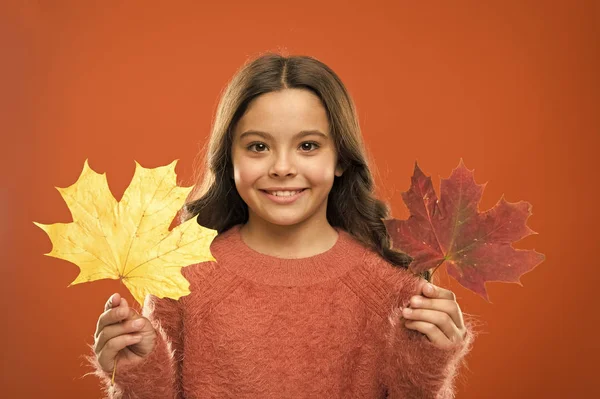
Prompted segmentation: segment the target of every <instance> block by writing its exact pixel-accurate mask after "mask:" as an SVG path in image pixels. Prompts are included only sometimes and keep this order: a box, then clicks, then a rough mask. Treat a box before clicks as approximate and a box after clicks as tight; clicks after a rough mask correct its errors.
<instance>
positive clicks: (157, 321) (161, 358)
mask: <svg viewBox="0 0 600 399" xmlns="http://www.w3.org/2000/svg"><path fill="white" fill-rule="evenodd" d="M182 299H184V298H183V297H182V298H180V300H179V301H176V300H173V299H170V298H158V297H156V296H154V295H147V296H146V299H145V301H144V306H143V309H142V315H143V316H144V317H146V318H148V319H149V320H150V321H151V323H152V325H153V326H154V328H155V330H156V332H157V334H156V342H155V346H154V349H153V350H152V352H150V354H148V355H147V356H146V357H145V358H144V359H143V361H142V362H141V363H138V364H135V365H127V366H124V365H121V364H119V362H118V359H117V370H116V373H115V384H114V386H113V385H112V381H111V380H112V372H105V371H104V370H102V368H101V367H100V364H99V363H98V361H97V359H96V355H95V353H93V346H92V345H89V346H90V348H91V349H92V355H90V356H86V359H87V360H88V363H89V364H91V366H92V367H93V369H94V371H93V372H92V373H91V374H95V375H96V376H97V377H99V378H100V381H101V385H102V388H103V391H104V393H105V395H106V396H105V397H106V398H109V399H129V398H144V399H153V398H156V399H159V398H160V399H167V398H169V399H170V398H174V399H175V398H176V399H179V398H183V394H182V387H181V359H182V352H183V340H182V337H183V329H182V320H183V318H182V311H181V303H180V301H181V300H182Z"/></svg>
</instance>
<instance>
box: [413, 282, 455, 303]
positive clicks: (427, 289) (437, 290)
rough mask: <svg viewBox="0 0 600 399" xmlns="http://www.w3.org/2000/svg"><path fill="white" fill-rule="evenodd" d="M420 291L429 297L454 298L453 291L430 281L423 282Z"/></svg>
mask: <svg viewBox="0 0 600 399" xmlns="http://www.w3.org/2000/svg"><path fill="white" fill-rule="evenodd" d="M420 293H422V294H423V295H424V296H426V297H429V298H439V299H451V300H453V301H455V300H456V295H454V292H452V291H450V290H447V289H445V288H442V287H438V286H437V285H433V284H431V283H427V284H423V285H422V286H421V292H420Z"/></svg>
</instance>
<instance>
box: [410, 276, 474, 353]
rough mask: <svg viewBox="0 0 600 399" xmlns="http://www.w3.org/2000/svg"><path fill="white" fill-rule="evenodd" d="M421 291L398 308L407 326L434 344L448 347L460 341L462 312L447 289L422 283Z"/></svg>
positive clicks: (454, 297)
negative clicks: (405, 305)
mask: <svg viewBox="0 0 600 399" xmlns="http://www.w3.org/2000/svg"><path fill="white" fill-rule="evenodd" d="M420 292H422V293H423V295H415V296H413V297H411V298H410V308H408V307H407V308H404V309H403V310H402V316H404V318H405V319H407V320H406V323H405V324H404V325H405V326H406V327H407V328H410V329H412V330H417V331H420V332H422V333H423V334H425V335H426V336H427V338H429V341H431V342H432V343H433V344H434V345H435V346H437V347H438V348H443V349H446V348H451V347H454V346H456V345H458V344H460V343H462V342H463V341H464V338H465V335H466V333H467V329H466V327H465V324H464V320H463V315H462V312H461V310H460V307H459V306H458V303H456V295H454V293H453V292H452V291H450V290H447V289H444V288H441V287H438V286H435V285H433V284H431V283H426V284H423V285H422V286H421V288H420Z"/></svg>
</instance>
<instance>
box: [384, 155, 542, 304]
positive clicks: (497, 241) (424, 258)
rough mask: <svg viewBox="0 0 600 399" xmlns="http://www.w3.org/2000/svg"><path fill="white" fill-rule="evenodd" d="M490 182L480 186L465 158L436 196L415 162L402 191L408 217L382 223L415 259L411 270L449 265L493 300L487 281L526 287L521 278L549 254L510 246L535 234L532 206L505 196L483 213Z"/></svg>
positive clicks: (464, 282) (462, 281)
mask: <svg viewBox="0 0 600 399" xmlns="http://www.w3.org/2000/svg"><path fill="white" fill-rule="evenodd" d="M486 184H487V183H485V184H476V183H475V179H474V178H473V171H471V170H469V169H467V168H466V167H465V165H464V164H463V161H462V159H461V160H460V163H459V165H458V167H456V168H455V169H454V170H453V171H452V174H451V175H450V177H449V178H448V179H442V180H441V188H440V199H439V200H438V198H437V195H436V193H435V191H434V190H433V185H432V183H431V177H428V176H425V175H424V174H423V172H422V171H421V170H420V169H419V166H418V165H417V163H416V162H415V171H414V174H413V176H412V178H411V185H410V189H409V190H408V191H406V192H403V193H402V199H403V200H404V203H405V204H406V206H407V207H408V210H409V211H410V217H409V218H408V220H398V219H388V220H385V221H384V222H385V224H386V227H387V230H388V232H389V234H390V237H391V239H392V247H393V248H394V249H397V250H400V251H402V252H404V253H406V254H408V255H410V256H411V257H412V258H413V261H412V262H411V264H410V266H409V268H410V269H411V270H412V271H413V272H415V273H421V272H423V271H425V270H430V269H434V272H435V270H437V268H438V267H440V266H441V265H443V264H444V263H445V264H446V265H447V270H448V274H449V275H451V276H452V277H454V278H455V279H456V280H457V281H458V282H459V283H460V284H461V285H462V286H464V287H465V288H468V289H469V290H471V291H473V292H475V293H477V294H479V295H481V296H482V297H483V298H485V300H486V301H488V302H490V301H489V299H488V296H487V292H486V290H485V282H486V281H505V282H515V283H517V284H519V285H522V284H521V282H520V277H521V276H522V275H523V274H525V273H527V272H529V271H531V270H532V269H533V268H534V267H536V266H537V265H539V264H540V263H541V262H542V261H543V260H544V259H545V257H544V255H543V254H541V253H538V252H536V251H534V250H521V249H515V248H513V247H512V245H511V243H512V242H516V241H518V240H520V239H522V238H524V237H527V236H529V235H531V234H537V233H536V232H535V231H533V230H531V229H530V228H529V227H528V226H527V224H526V223H527V219H528V218H529V216H531V204H529V203H528V202H525V201H520V202H516V203H511V202H507V201H506V200H505V199H504V195H503V196H502V198H500V201H498V203H497V204H496V205H494V207H493V208H491V209H490V210H488V211H486V212H483V213H479V211H478V205H479V201H480V200H481V195H482V193H483V189H484V188H485V185H486Z"/></svg>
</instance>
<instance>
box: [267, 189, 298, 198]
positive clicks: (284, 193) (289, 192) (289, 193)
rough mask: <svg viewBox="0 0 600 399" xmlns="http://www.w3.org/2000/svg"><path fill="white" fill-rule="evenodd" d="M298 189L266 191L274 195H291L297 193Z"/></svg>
mask: <svg viewBox="0 0 600 399" xmlns="http://www.w3.org/2000/svg"><path fill="white" fill-rule="evenodd" d="M300 191H302V190H299V191H267V192H268V193H269V194H272V195H274V196H276V197H291V196H293V195H296V194H298V193H299V192H300Z"/></svg>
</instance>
